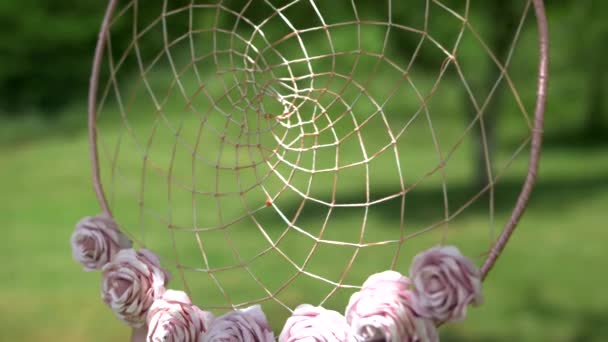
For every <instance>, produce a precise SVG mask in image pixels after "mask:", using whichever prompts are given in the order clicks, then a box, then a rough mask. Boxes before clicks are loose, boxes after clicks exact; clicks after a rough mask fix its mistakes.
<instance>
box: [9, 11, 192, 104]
mask: <svg viewBox="0 0 608 342" xmlns="http://www.w3.org/2000/svg"><path fill="white" fill-rule="evenodd" d="M120 3H121V4H124V3H126V2H120ZM169 3H170V6H171V7H175V6H182V5H183V4H185V3H189V1H188V0H173V1H170V2H169ZM106 5H107V1H69V0H53V1H43V0H20V1H0V40H1V41H2V44H1V46H0V114H2V113H5V114H9V115H17V114H18V113H20V112H23V110H28V109H36V110H37V111H40V112H43V113H47V114H52V113H54V112H55V111H56V110H58V109H59V108H61V106H63V105H66V104H68V103H70V102H72V101H74V100H78V99H84V96H85V95H86V91H87V89H88V78H89V73H90V69H91V61H92V56H93V51H94V48H95V42H96V38H97V35H98V32H99V27H100V24H101V18H102V16H103V13H104V11H105V8H106ZM162 6H163V2H162V1H156V2H155V3H154V4H150V5H147V6H139V8H138V13H139V17H140V18H142V19H141V20H140V22H151V21H152V20H153V19H154V18H158V17H159V16H160V15H161V10H162ZM127 15H130V14H127ZM187 25H188V23H187V22H184V23H183V26H182V27H174V26H178V25H174V26H172V29H176V30H179V29H182V30H183V29H184V28H185V27H187ZM132 32H133V28H132V26H131V21H130V19H129V20H125V21H121V22H119V23H118V24H117V25H115V26H113V29H112V42H113V45H114V46H117V47H122V48H124V47H126V46H128V45H129V42H130V41H131V40H132V36H133V34H132ZM162 44H163V42H162V41H159V40H150V39H148V40H146V39H143V42H142V43H141V44H140V47H141V48H142V49H147V48H152V47H155V48H156V50H158V47H159V46H161V47H162Z"/></svg>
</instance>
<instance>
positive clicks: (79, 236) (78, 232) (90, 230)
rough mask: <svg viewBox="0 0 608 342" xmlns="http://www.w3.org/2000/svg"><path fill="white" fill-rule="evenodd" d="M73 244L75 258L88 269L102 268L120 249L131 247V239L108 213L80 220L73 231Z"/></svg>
mask: <svg viewBox="0 0 608 342" xmlns="http://www.w3.org/2000/svg"><path fill="white" fill-rule="evenodd" d="M71 244H72V256H73V257H74V260H76V261H78V262H79V263H81V264H82V265H83V266H84V269H85V270H86V271H94V270H100V269H101V268H102V267H103V266H104V265H105V264H107V263H108V262H110V260H112V257H113V256H114V255H115V254H116V253H118V251H119V250H121V249H124V248H131V241H130V240H129V239H128V238H127V237H126V236H125V235H124V234H123V233H121V232H120V230H118V226H117V225H116V222H114V220H113V219H112V218H111V217H110V216H108V215H106V214H101V215H98V216H93V217H85V218H83V219H82V220H80V221H79V222H78V223H77V224H76V229H75V230H74V233H72V238H71Z"/></svg>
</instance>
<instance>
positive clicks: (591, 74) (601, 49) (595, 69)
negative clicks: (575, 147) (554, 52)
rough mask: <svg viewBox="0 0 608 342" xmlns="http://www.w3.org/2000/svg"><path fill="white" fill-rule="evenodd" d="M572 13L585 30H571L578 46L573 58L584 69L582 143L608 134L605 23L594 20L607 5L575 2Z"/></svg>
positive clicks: (606, 9)
mask: <svg viewBox="0 0 608 342" xmlns="http://www.w3.org/2000/svg"><path fill="white" fill-rule="evenodd" d="M573 7H574V8H573V9H572V12H573V13H574V18H576V22H577V24H578V25H577V26H580V27H581V28H582V27H584V31H583V32H584V33H583V34H581V32H578V31H577V30H573V31H572V33H573V35H574V37H572V38H573V41H574V40H578V41H579V42H580V46H579V48H578V49H574V54H575V55H574V56H573V57H574V58H575V60H577V61H579V63H578V65H579V67H580V66H582V67H583V69H584V71H585V72H584V75H585V76H586V77H585V78H586V83H587V98H586V99H583V103H585V104H586V108H585V111H586V113H585V121H584V125H583V134H584V138H585V139H591V140H596V139H598V138H599V139H602V138H605V136H606V135H607V132H608V123H607V122H606V121H605V120H606V114H607V111H606V109H607V108H606V98H605V95H606V92H607V91H608V87H607V84H606V82H607V81H608V77H607V74H608V60H607V59H606V54H608V46H606V43H605V42H606V39H607V38H608V21H606V20H604V19H603V18H597V20H590V18H594V14H595V13H607V12H606V11H608V3H607V2H606V1H597V0H596V1H594V0H589V1H585V2H577V3H576V5H573Z"/></svg>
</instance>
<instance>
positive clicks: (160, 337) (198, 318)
mask: <svg viewBox="0 0 608 342" xmlns="http://www.w3.org/2000/svg"><path fill="white" fill-rule="evenodd" d="M213 318H214V317H213V314H212V313H210V312H206V311H202V310H201V309H199V308H198V307H196V306H195V305H193V304H192V302H191V301H190V298H189V297H188V295H187V294H186V293H184V292H182V291H175V290H167V291H166V292H165V293H164V294H163V296H162V297H161V298H159V299H157V300H155V301H154V303H152V306H151V307H150V310H149V311H148V315H147V323H148V334H147V341H151V342H197V341H199V340H200V339H201V338H202V336H203V334H204V333H205V332H206V331H207V329H208V327H209V324H210V322H211V321H212V320H213Z"/></svg>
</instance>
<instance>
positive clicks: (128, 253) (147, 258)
mask: <svg viewBox="0 0 608 342" xmlns="http://www.w3.org/2000/svg"><path fill="white" fill-rule="evenodd" d="M168 281H169V274H168V272H167V271H166V270H164V269H162V268H161V267H160V261H159V260H158V257H157V256H156V255H155V254H154V253H152V252H150V251H148V250H145V249H142V250H139V251H135V250H133V249H123V250H121V251H120V252H118V253H117V254H116V255H115V256H114V258H113V259H112V261H111V262H110V263H108V264H106V265H105V266H104V267H103V279H102V298H103V301H104V302H105V303H106V304H107V305H108V306H109V307H110V308H111V309H112V311H114V314H115V315H116V316H117V317H118V318H119V319H121V320H122V321H123V322H125V323H127V324H128V325H130V326H132V327H134V328H139V327H141V326H143V325H144V324H145V323H146V314H147V313H148V310H149V309H150V306H151V305H152V303H153V302H154V300H155V299H157V298H160V297H161V296H162V295H163V293H164V292H165V284H166V283H167V282H168Z"/></svg>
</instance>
